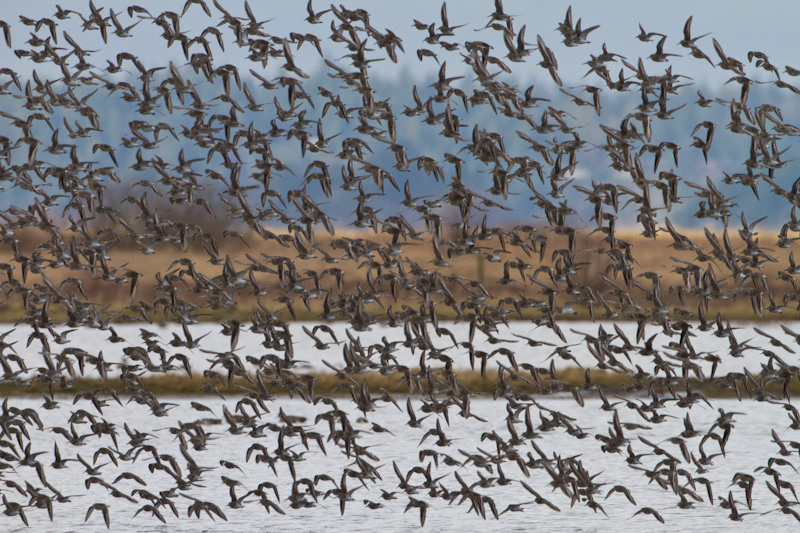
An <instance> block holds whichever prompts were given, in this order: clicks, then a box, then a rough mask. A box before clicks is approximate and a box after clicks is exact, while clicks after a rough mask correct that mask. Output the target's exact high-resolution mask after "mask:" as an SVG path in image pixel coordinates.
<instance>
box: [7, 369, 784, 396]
mask: <svg viewBox="0 0 800 533" xmlns="http://www.w3.org/2000/svg"><path fill="white" fill-rule="evenodd" d="M585 372H586V371H585V370H584V369H581V368H578V367H570V368H565V369H562V370H560V371H558V372H557V375H556V379H551V378H550V376H548V375H546V374H540V376H539V380H540V383H541V386H540V385H538V384H536V383H534V379H533V377H532V375H531V373H529V372H527V371H520V372H518V373H515V374H516V376H511V375H509V374H508V373H504V375H503V376H502V379H501V376H500V375H499V373H498V370H497V369H489V370H487V371H486V373H485V375H481V373H480V372H479V371H477V370H462V371H456V372H454V375H455V376H456V379H458V381H459V383H460V384H461V385H462V386H463V388H464V390H466V391H469V393H470V394H473V395H482V396H495V397H497V396H498V395H502V390H503V384H505V385H504V386H507V387H508V388H509V390H513V391H514V392H515V393H522V394H545V395H561V396H563V397H565V398H569V397H572V396H574V395H580V396H582V397H583V396H585V397H592V396H593V395H595V394H596V388H597V387H602V389H603V390H604V391H605V393H606V394H607V395H609V396H610V395H613V394H629V393H632V392H637V391H638V392H639V393H642V394H644V393H647V392H648V391H649V390H650V388H651V387H654V388H655V390H656V391H657V392H659V393H662V392H665V391H666V390H667V387H666V386H665V385H664V382H663V380H655V379H653V378H648V379H636V378H635V377H634V376H632V375H630V374H621V373H617V372H612V371H604V370H598V369H591V370H589V372H590V376H591V377H590V379H591V382H590V383H587V381H586V375H585ZM295 374H296V376H298V377H302V378H310V379H311V380H313V382H314V387H313V395H319V396H333V397H337V396H348V395H349V394H350V393H349V391H348V386H352V384H351V383H349V382H347V381H344V380H342V379H340V378H339V377H337V376H336V375H335V374H333V373H325V372H322V373H318V372H300V371H296V372H295ZM412 374H413V375H415V376H417V375H418V376H419V377H420V381H421V384H422V387H423V388H422V390H418V389H414V390H409V387H408V382H407V381H405V379H404V376H403V374H402V373H400V372H397V373H394V374H391V375H382V374H377V373H369V374H364V375H363V376H352V377H353V378H354V380H355V381H356V382H357V383H358V385H357V386H354V388H355V391H356V393H358V391H359V388H360V386H361V384H362V383H365V384H366V386H367V387H368V388H369V391H370V394H372V395H375V396H381V394H382V393H383V391H384V390H385V391H388V392H390V393H391V394H397V395H399V396H404V395H409V394H412V395H413V394H420V393H425V392H424V391H427V390H428V380H427V378H426V377H425V376H426V374H425V373H420V372H419V369H415V370H413V371H412ZM432 378H433V381H434V383H433V390H436V389H437V387H438V386H439V385H441V386H442V387H443V388H445V389H446V387H445V386H444V381H440V380H443V379H445V375H444V374H443V373H442V372H441V371H439V370H434V371H433V372H432ZM520 378H522V379H520ZM306 381H308V380H306ZM688 381H689V382H690V384H691V385H690V386H691V389H692V391H694V392H699V393H702V394H704V395H705V396H707V397H733V396H735V394H736V391H735V390H734V386H733V384H732V383H731V384H723V382H722V381H720V380H715V381H710V380H706V381H700V380H697V379H694V378H692V379H689V380H688ZM141 382H142V384H144V386H145V387H146V388H147V390H149V391H150V392H152V393H153V394H156V395H158V396H161V395H165V396H207V395H215V394H219V395H222V396H223V397H225V396H226V395H228V394H231V395H233V396H234V397H239V396H241V394H242V393H243V392H245V393H246V392H247V391H248V390H254V389H257V388H258V387H257V386H256V385H254V384H253V383H248V381H247V380H246V379H243V378H235V379H233V380H232V381H231V382H230V383H228V382H225V381H220V380H208V379H203V378H201V377H199V376H194V378H189V377H188V376H187V375H185V374H183V373H178V372H172V373H168V374H161V375H152V374H150V375H149V376H148V377H143V378H142V379H141ZM64 385H65V386H63V387H60V386H56V387H55V388H54V389H53V392H54V393H55V394H56V395H59V394H63V395H66V396H68V397H77V395H79V394H80V393H82V392H85V391H89V392H92V391H96V390H99V389H103V388H105V389H110V390H113V391H115V392H117V393H120V394H121V393H124V392H127V391H126V385H125V383H123V382H122V381H121V380H120V379H119V378H109V379H108V380H107V381H103V380H99V379H96V380H91V379H83V378H79V379H76V380H74V381H70V382H65V383H64ZM209 385H211V387H209ZM729 385H731V386H729ZM738 389H739V392H740V394H741V395H742V396H744V397H747V396H748V394H749V392H748V391H747V390H746V386H745V385H743V384H742V383H738ZM267 390H268V391H269V393H270V394H274V395H278V396H280V395H287V394H288V395H291V396H294V395H298V396H300V395H303V396H304V397H305V398H307V399H309V400H310V401H313V397H312V393H311V392H310V391H309V389H307V388H306V387H305V385H303V386H298V387H297V388H295V389H294V390H290V389H287V388H286V387H285V386H272V385H269V384H267ZM764 390H765V391H767V392H769V393H772V394H774V395H775V396H776V397H781V396H782V394H783V390H784V389H783V383H779V382H771V383H768V384H765V386H764ZM49 392H50V391H49V390H48V387H47V386H46V385H45V384H43V383H39V382H33V383H31V384H30V385H29V386H27V387H20V386H19V385H17V384H0V394H2V395H3V396H18V395H41V394H44V393H47V394H48V395H49ZM674 392H675V393H676V394H678V395H681V394H683V393H684V392H685V391H684V390H681V389H678V390H675V391H674ZM786 392H787V393H788V394H789V395H790V396H797V395H798V394H800V382H798V381H797V380H792V381H791V382H790V383H789V384H788V386H787V388H786Z"/></svg>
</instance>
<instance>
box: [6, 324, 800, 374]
mask: <svg viewBox="0 0 800 533" xmlns="http://www.w3.org/2000/svg"><path fill="white" fill-rule="evenodd" d="M789 325H790V327H791V326H792V324H791V323H789ZM304 326H305V327H307V328H308V329H311V328H313V326H314V324H313V323H303V322H297V323H290V324H289V327H290V332H291V335H292V344H293V348H294V359H295V361H296V362H297V368H298V369H301V370H308V371H327V372H330V371H331V369H330V367H328V366H326V365H325V364H323V361H327V362H328V363H330V364H332V365H333V366H335V367H337V368H342V367H343V366H344V363H343V359H342V347H341V345H339V344H333V343H331V344H330V345H328V346H327V347H326V348H325V349H323V350H318V349H316V348H315V343H314V341H312V340H311V339H310V338H309V337H308V336H307V335H306V334H305V333H304V332H303V329H302V328H303V327H304ZM328 326H330V327H331V329H333V331H334V334H335V336H336V339H337V340H338V341H340V342H341V341H344V342H347V341H348V337H347V334H346V331H347V330H348V324H347V323H346V322H333V323H330V324H328ZM441 326H442V327H444V328H446V329H448V330H449V331H451V332H452V334H453V336H454V337H455V339H456V341H457V342H459V343H461V342H464V341H467V340H468V339H469V324H467V323H464V322H460V323H452V322H446V323H445V322H443V323H442V324H441ZM618 326H619V327H620V329H621V330H622V331H623V332H624V333H625V335H626V336H627V337H628V339H629V340H630V341H631V342H633V343H634V344H639V345H641V344H643V343H642V342H639V343H636V324H635V323H631V322H620V323H618ZM733 327H735V328H739V329H737V330H736V331H735V333H736V337H737V338H738V339H739V342H740V343H744V341H749V345H751V346H753V347H754V348H757V349H752V350H746V351H744V352H743V355H742V356H741V357H731V356H729V355H728V352H729V349H730V346H729V343H728V341H727V339H722V338H719V337H717V336H715V335H714V331H707V332H702V331H698V330H696V329H695V330H694V331H693V333H694V334H695V335H696V336H695V337H692V339H691V342H692V345H693V346H694V347H695V350H696V351H697V353H698V354H700V355H703V354H704V353H706V352H707V353H709V354H716V355H719V356H720V362H719V365H718V368H717V370H716V375H717V376H721V375H724V374H727V373H730V372H742V371H743V370H744V369H745V368H747V369H749V370H751V371H756V372H758V371H760V369H761V365H762V364H766V363H767V358H766V357H765V356H764V354H763V353H762V351H761V350H760V349H770V350H771V351H773V352H775V353H777V354H778V355H780V356H781V357H786V358H788V361H791V360H792V359H791V358H792V357H796V356H795V355H794V354H790V353H788V352H785V351H783V350H781V349H780V348H776V347H774V346H771V345H770V341H769V339H767V338H765V337H763V336H760V335H758V334H756V333H754V331H753V327H754V325H753V324H748V323H739V324H734V325H733ZM755 327H758V328H759V329H761V330H762V331H764V332H765V333H767V334H769V335H772V336H774V337H776V338H779V339H780V340H782V341H783V342H784V343H786V344H789V345H794V344H793V340H792V339H791V338H790V337H789V336H787V335H786V334H785V333H784V332H783V331H782V330H781V328H780V325H779V324H778V323H763V324H757V325H756V326H755ZM142 328H145V329H146V330H147V331H149V332H152V333H155V334H157V335H158V337H156V340H157V341H158V342H159V344H160V345H161V347H162V348H163V349H164V350H165V351H166V353H167V355H168V356H170V355H173V354H177V353H183V354H186V355H187V356H188V358H189V360H190V361H191V365H192V369H193V371H194V372H195V374H202V372H203V370H206V369H207V368H209V367H210V366H211V364H210V363H209V360H210V359H213V357H214V355H215V354H217V353H223V352H226V351H229V350H230V337H226V336H224V335H220V326H219V325H218V324H216V323H200V324H195V325H192V326H189V331H190V333H191V335H192V337H193V338H194V339H200V338H201V337H203V336H204V335H207V336H205V337H203V338H202V340H200V341H199V343H198V347H197V348H194V349H188V348H185V347H173V346H171V345H170V344H169V342H170V341H171V340H172V339H173V338H174V335H178V336H179V337H183V333H182V330H181V328H180V326H178V325H176V324H161V325H159V324H152V325H144V326H142V325H139V324H135V325H132V324H121V325H117V326H114V329H115V331H116V332H117V334H118V335H119V336H120V337H122V338H124V339H125V342H120V343H111V342H109V340H108V339H109V337H110V333H109V331H106V330H100V329H95V328H88V327H82V328H79V329H77V330H75V331H73V332H72V333H69V334H67V336H66V341H67V342H66V344H63V345H59V344H54V343H52V342H51V345H50V349H51V351H52V352H56V353H57V352H59V351H60V350H63V349H65V348H71V347H75V348H80V349H83V350H86V351H88V352H90V353H92V354H97V353H99V352H101V351H102V352H103V356H104V358H105V360H106V361H108V362H122V361H127V359H126V357H125V355H124V354H123V348H125V347H127V346H132V345H133V346H142V347H145V343H144V341H143V340H142V338H141V330H142ZM600 328H603V329H604V330H605V331H606V332H608V333H611V334H613V333H614V329H613V325H612V324H609V323H592V322H583V321H576V322H563V323H562V330H563V333H564V336H565V337H566V339H567V344H572V345H574V346H573V347H572V348H570V352H571V354H572V355H573V356H574V357H575V361H577V363H578V364H580V365H581V366H583V367H584V368H588V367H593V366H595V365H596V364H597V360H595V359H594V358H593V357H592V355H591V353H590V352H589V351H588V350H587V349H586V346H585V345H584V335H583V334H589V335H592V336H597V335H598V331H599V329H600ZM12 329H13V331H12ZM65 329H66V328H56V330H57V331H59V332H62V331H64V330H65ZM794 329H796V330H798V331H799V332H800V326H795V327H794ZM430 330H431V333H430V335H431V339H432V341H433V343H434V345H435V346H436V347H437V348H440V349H442V350H444V351H445V352H446V353H447V355H449V356H450V357H451V358H452V359H453V368H455V369H466V368H470V362H469V357H468V350H467V349H466V348H464V347H463V346H460V345H459V346H454V343H453V341H452V339H451V338H450V337H449V336H445V335H443V336H441V337H439V336H436V335H435V333H434V332H433V328H430ZM4 331H12V332H11V333H10V334H9V335H8V336H7V337H6V338H5V339H4V340H5V342H8V343H13V342H15V343H16V344H15V345H14V348H16V349H17V352H18V353H19V355H20V356H22V357H23V358H24V360H25V361H26V363H27V364H28V366H29V367H30V368H31V371H30V372H29V373H27V375H26V374H25V373H23V374H22V376H21V377H23V378H24V377H28V378H30V377H33V376H34V375H35V374H36V372H35V368H36V367H37V366H41V365H42V357H41V355H40V353H41V346H40V345H39V341H38V340H33V341H32V343H31V344H30V346H29V347H28V348H27V349H22V348H23V347H25V346H26V345H27V344H28V340H29V336H30V334H31V333H32V330H31V329H30V328H28V327H27V326H25V325H21V326H19V327H17V328H16V329H14V328H13V326H11V325H6V326H0V333H2V332H4ZM576 332H577V333H576ZM350 333H351V335H353V337H354V338H357V339H359V340H360V341H361V344H362V345H363V346H364V347H365V348H367V347H369V346H370V345H373V344H381V342H382V339H384V338H385V339H386V341H388V342H402V341H404V340H405V336H404V333H403V330H402V328H389V327H386V326H374V327H373V328H372V329H371V330H369V331H360V332H354V331H352V330H351V331H350ZM317 335H318V336H319V337H320V338H322V339H323V340H324V341H326V342H327V341H331V340H332V338H331V337H330V336H329V335H327V334H325V333H322V332H318V333H317ZM515 335H520V336H524V337H528V338H533V339H535V340H537V341H542V342H548V343H551V344H554V345H558V346H562V345H564V342H563V341H562V340H561V339H560V338H559V337H558V336H557V335H556V334H555V333H553V332H552V331H551V330H549V329H547V328H543V327H539V328H537V327H536V326H535V325H532V324H531V323H529V322H524V321H518V322H509V324H508V326H504V325H502V324H500V325H499V330H498V331H497V332H496V333H494V336H495V337H496V338H499V339H502V340H503V341H504V342H503V343H502V344H497V343H493V342H491V341H490V339H489V338H488V337H487V336H486V335H485V334H484V333H483V332H481V331H477V332H476V333H475V335H474V340H473V346H474V348H475V350H482V351H485V352H492V351H494V350H495V349H497V348H498V347H499V346H505V347H508V348H511V349H513V350H514V352H516V359H517V362H518V363H520V364H521V363H530V364H533V365H536V366H547V365H548V364H549V363H550V359H551V358H552V359H554V360H555V363H556V368H565V367H570V366H575V362H574V361H573V360H565V359H562V358H561V357H559V356H558V355H552V352H553V349H554V347H551V346H546V345H545V346H540V347H536V348H531V347H529V346H528V345H527V342H526V341H525V340H524V339H521V338H519V337H515ZM652 335H656V338H655V339H654V340H653V348H654V349H657V350H662V351H663V350H664V349H665V347H666V346H667V345H668V344H669V343H670V342H677V340H678V336H677V335H675V336H673V337H668V336H666V335H664V334H663V332H662V330H661V328H659V327H655V326H650V327H649V328H648V329H647V330H646V337H645V338H647V337H650V336H652ZM263 341H264V336H263V335H262V334H257V333H253V332H252V331H250V330H249V329H247V328H246V327H245V326H243V327H242V329H241V333H240V335H239V340H238V344H237V346H236V350H235V351H236V353H237V354H238V356H239V357H240V359H242V361H245V360H246V357H247V356H248V355H250V356H254V357H256V358H260V357H262V356H263V355H266V354H277V355H279V356H280V357H281V358H282V357H283V354H282V353H280V354H279V353H278V352H276V351H275V350H269V349H267V348H265V347H264V346H263V345H262V344H261V343H262V342H263ZM616 344H619V342H617V343H616ZM794 346H795V347H796V348H798V350H800V347H797V345H794ZM667 351H668V350H667ZM394 356H395V357H396V358H397V360H398V363H399V364H403V365H407V366H411V367H416V366H419V359H420V352H419V350H417V351H416V352H415V353H412V351H411V350H410V349H408V348H406V347H403V346H402V345H400V346H397V347H396V352H395V353H394ZM630 356H631V365H635V364H638V365H640V366H642V367H643V368H644V369H646V370H650V369H651V368H650V367H651V366H652V358H650V357H648V356H642V355H639V354H637V353H636V352H635V351H631V353H630ZM375 358H376V359H377V356H376V357H375ZM128 362H130V361H128ZM496 362H500V363H502V364H503V365H505V366H509V363H508V360H507V359H505V358H504V357H502V356H497V357H496V358H495V359H494V362H491V361H490V363H489V366H490V367H494V366H495V363H496ZM623 363H625V364H626V366H629V368H630V365H628V364H627V361H626V360H624V359H623ZM697 363H698V365H699V366H700V367H701V368H702V369H703V371H704V372H705V373H706V376H709V375H710V373H711V368H712V364H711V362H708V361H703V360H700V361H697ZM176 364H177V363H176ZM427 364H429V365H431V366H434V367H435V366H437V361H436V360H429V361H428V362H427ZM110 373H111V374H114V373H115V369H114V368H112V369H111V370H110ZM85 377H87V378H98V377H99V374H98V373H97V372H96V370H94V369H93V368H92V367H87V368H86V374H85Z"/></svg>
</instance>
